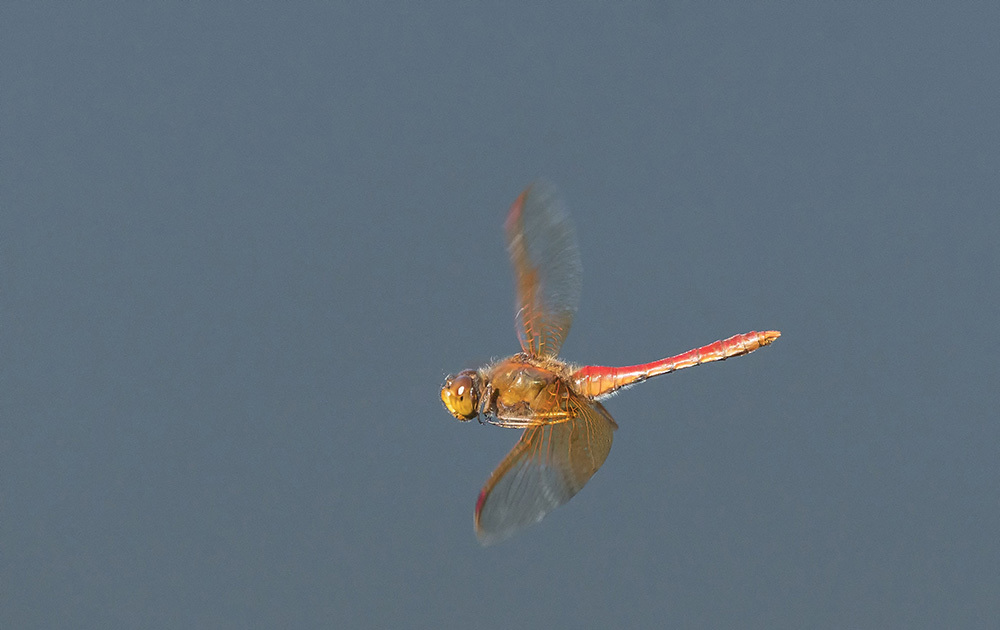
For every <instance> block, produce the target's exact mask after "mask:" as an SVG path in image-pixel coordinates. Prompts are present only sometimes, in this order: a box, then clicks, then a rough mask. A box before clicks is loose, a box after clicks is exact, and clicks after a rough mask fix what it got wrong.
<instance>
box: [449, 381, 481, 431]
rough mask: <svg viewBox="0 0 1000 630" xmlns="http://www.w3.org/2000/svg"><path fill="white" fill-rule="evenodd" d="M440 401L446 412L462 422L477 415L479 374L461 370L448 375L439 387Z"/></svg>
mask: <svg viewBox="0 0 1000 630" xmlns="http://www.w3.org/2000/svg"><path fill="white" fill-rule="evenodd" d="M441 402H443V403H444V408H445V409H447V410H448V413H450V414H451V415H453V416H455V417H456V418H458V419H459V420H461V421H462V422H465V421H466V420H472V419H473V418H475V417H476V416H478V415H479V374H478V373H477V372H476V371H475V370H463V371H461V372H459V373H458V374H456V375H454V376H449V377H448V380H446V381H445V382H444V385H443V386H442V387H441Z"/></svg>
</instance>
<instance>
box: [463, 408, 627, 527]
mask: <svg viewBox="0 0 1000 630" xmlns="http://www.w3.org/2000/svg"><path fill="white" fill-rule="evenodd" d="M570 408H571V415H570V417H569V418H568V419H566V420H562V421H559V422H554V423H549V424H539V425H535V426H531V427H528V428H527V429H525V430H524V433H523V434H522V435H521V439H520V440H518V442H517V444H515V445H514V448H513V449H511V451H510V453H508V454H507V456H506V457H505V458H504V459H503V461H502V462H500V465H499V466H497V469H496V470H494V471H493V474H492V475H490V478H489V480H488V481H487V482H486V485H485V486H484V487H483V489H482V491H481V492H480V493H479V501H477V503H476V517H475V522H476V535H477V536H478V537H479V541H480V542H481V543H482V544H484V545H492V544H494V543H498V542H500V541H502V540H504V539H506V538H508V537H510V536H511V535H513V534H514V533H515V532H517V531H518V530H519V529H522V528H524V527H526V526H528V525H531V524H532V523H537V522H538V521H540V520H542V518H543V517H544V516H545V515H546V514H548V513H549V512H551V511H552V510H554V509H556V508H557V507H559V506H560V505H562V504H564V503H566V502H567V501H569V500H570V499H571V498H572V497H573V495H575V494H576V493H577V492H579V491H580V489H581V488H583V486H584V485H585V484H586V483H587V481H589V480H590V478H591V477H592V476H593V475H594V473H595V472H597V469H598V468H600V467H601V464H603V463H604V460H605V459H607V457H608V452H609V451H611V438H612V434H613V432H614V430H615V429H616V428H618V425H617V424H615V421H614V420H613V419H612V418H611V416H610V415H609V414H608V412H607V411H606V410H605V409H604V407H603V406H602V405H601V403H599V402H594V401H588V400H584V399H581V398H577V397H575V396H574V397H573V398H572V400H571V401H570Z"/></svg>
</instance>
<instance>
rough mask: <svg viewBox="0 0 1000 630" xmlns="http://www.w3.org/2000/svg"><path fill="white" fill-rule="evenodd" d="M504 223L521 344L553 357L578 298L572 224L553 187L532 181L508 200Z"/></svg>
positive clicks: (533, 352)
mask: <svg viewBox="0 0 1000 630" xmlns="http://www.w3.org/2000/svg"><path fill="white" fill-rule="evenodd" d="M505 229H506V232H507V251H508V252H509V253H510V262H511V264H512V265H513V267H514V281H515V283H516V285H517V303H516V305H515V306H516V308H517V334H518V337H519V338H520V340H521V348H522V349H523V350H524V351H525V352H527V353H528V354H531V355H534V356H537V357H554V356H556V355H557V354H558V353H559V348H560V347H561V346H562V344H563V341H564V340H565V339H566V335H567V334H568V333H569V327H570V325H571V324H572V323H573V315H574V314H575V313H576V308H577V305H579V303H580V286H581V275H582V267H581V265H580V248H579V246H577V243H576V233H575V232H574V231H573V224H572V223H571V222H570V220H569V214H568V213H567V212H566V208H565V206H564V205H563V203H562V201H561V200H560V199H559V195H558V193H557V192H556V190H555V188H554V187H553V186H552V185H550V184H546V183H542V182H536V183H534V184H532V185H531V186H529V187H528V188H527V189H525V191H524V192H522V193H521V195H520V196H519V197H518V198H517V201H515V202H514V205H512V206H511V208H510V213H509V214H508V215H507V222H506V224H505Z"/></svg>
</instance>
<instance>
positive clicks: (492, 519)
mask: <svg viewBox="0 0 1000 630" xmlns="http://www.w3.org/2000/svg"><path fill="white" fill-rule="evenodd" d="M504 231H505V234H506V240H507V251H508V254H509V256H510V262H511V265H512V267H513V270H514V276H515V286H516V289H515V292H516V303H515V309H516V317H515V320H516V321H515V326H516V329H517V333H518V338H519V340H520V342H521V352H518V353H517V354H515V355H513V356H510V357H507V358H506V359H502V360H500V361H496V362H494V363H492V364H490V365H487V366H485V367H481V368H479V369H474V370H464V371H462V372H459V373H458V374H455V375H451V376H448V377H447V380H445V383H444V385H443V386H442V388H441V401H442V402H443V403H444V406H445V408H446V409H447V410H448V412H450V413H451V415H453V416H454V417H456V418H457V419H459V420H461V421H468V420H472V419H473V418H478V419H479V422H480V423H488V424H493V425H497V426H501V427H506V428H512V429H520V430H521V431H522V433H521V437H520V439H519V440H518V441H517V443H516V444H515V445H514V448H513V449H511V451H510V452H509V453H508V454H507V455H506V456H505V457H504V458H503V460H502V461H501V462H500V464H499V465H498V466H497V468H496V470H494V471H493V473H492V474H491V475H490V477H489V479H488V480H487V481H486V484H485V485H484V486H483V488H482V490H481V491H480V493H479V498H478V499H477V501H476V510H475V516H474V525H475V530H476V535H477V537H478V539H479V541H480V543H482V544H483V545H491V544H495V543H498V542H501V541H503V540H505V539H507V538H509V537H510V536H512V535H513V534H514V533H516V532H518V531H519V530H521V529H523V528H525V527H527V526H529V525H532V524H534V523H537V522H538V521H540V520H542V518H544V517H545V516H546V515H547V514H549V513H550V512H551V511H552V510H554V509H555V508H557V507H559V506H561V505H563V504H565V503H566V502H567V501H569V500H570V499H571V498H572V497H573V496H574V495H575V494H576V493H578V492H579V491H580V490H581V489H582V488H583V487H584V485H586V483H587V482H588V481H589V480H590V478H591V477H593V475H594V473H596V472H597V469H598V468H600V467H601V465H602V464H604V461H605V460H606V459H607V457H608V453H609V452H610V450H611V439H612V435H613V433H614V431H615V429H617V428H618V425H617V424H616V423H615V421H614V419H613V418H612V417H611V414H609V413H608V411H607V410H606V409H605V408H604V406H603V405H602V404H601V402H600V401H601V400H604V399H606V398H607V397H609V396H611V395H613V394H615V393H617V392H619V391H621V390H623V389H625V388H627V387H630V386H632V385H635V384H637V383H641V382H642V381H645V380H647V379H650V378H653V377H654V376H659V375H661V374H667V373H669V372H674V371H676V370H680V369H682V368H687V367H692V366H695V365H700V364H702V363H709V362H711V361H723V360H725V359H728V358H731V357H737V356H740V355H744V354H748V353H750V352H753V351H754V350H757V349H758V348H761V347H763V346H766V345H768V344H770V343H772V342H773V341H774V340H775V339H777V338H778V337H779V336H780V335H781V333H780V332H779V331H777V330H768V331H763V332H756V331H755V332H748V333H744V334H741V335H735V336H733V337H729V338H728V339H724V340H721V341H716V342H714V343H710V344H708V345H705V346H702V347H700V348H695V349H693V350H689V351H687V352H684V353H682V354H678V355H676V356H672V357H668V358H666V359H660V360H659V361H653V362H651V363H643V364H640V365H632V366H627V367H605V366H598V365H587V366H579V365H574V364H571V363H568V362H565V361H563V360H562V359H560V358H559V357H558V354H559V349H560V348H561V347H562V344H563V341H565V339H566V335H567V334H568V333H569V329H570V325H571V324H572V323H573V316H574V314H575V313H576V310H577V306H578V304H579V301H580V290H581V282H582V267H581V264H580V248H579V246H578V244H577V239H576V232H575V230H574V228H573V225H572V222H571V221H570V218H569V214H568V212H567V210H566V206H565V204H564V203H563V201H562V199H561V197H560V196H559V194H558V192H557V191H556V189H555V187H554V186H552V185H551V184H549V183H547V182H535V183H534V184H532V185H530V186H529V187H528V188H526V189H525V190H524V191H523V192H522V193H521V194H520V195H519V196H518V198H517V200H516V201H514V203H513V205H512V206H511V208H510V211H509V213H508V215H507V220H506V222H505V224H504Z"/></svg>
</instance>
